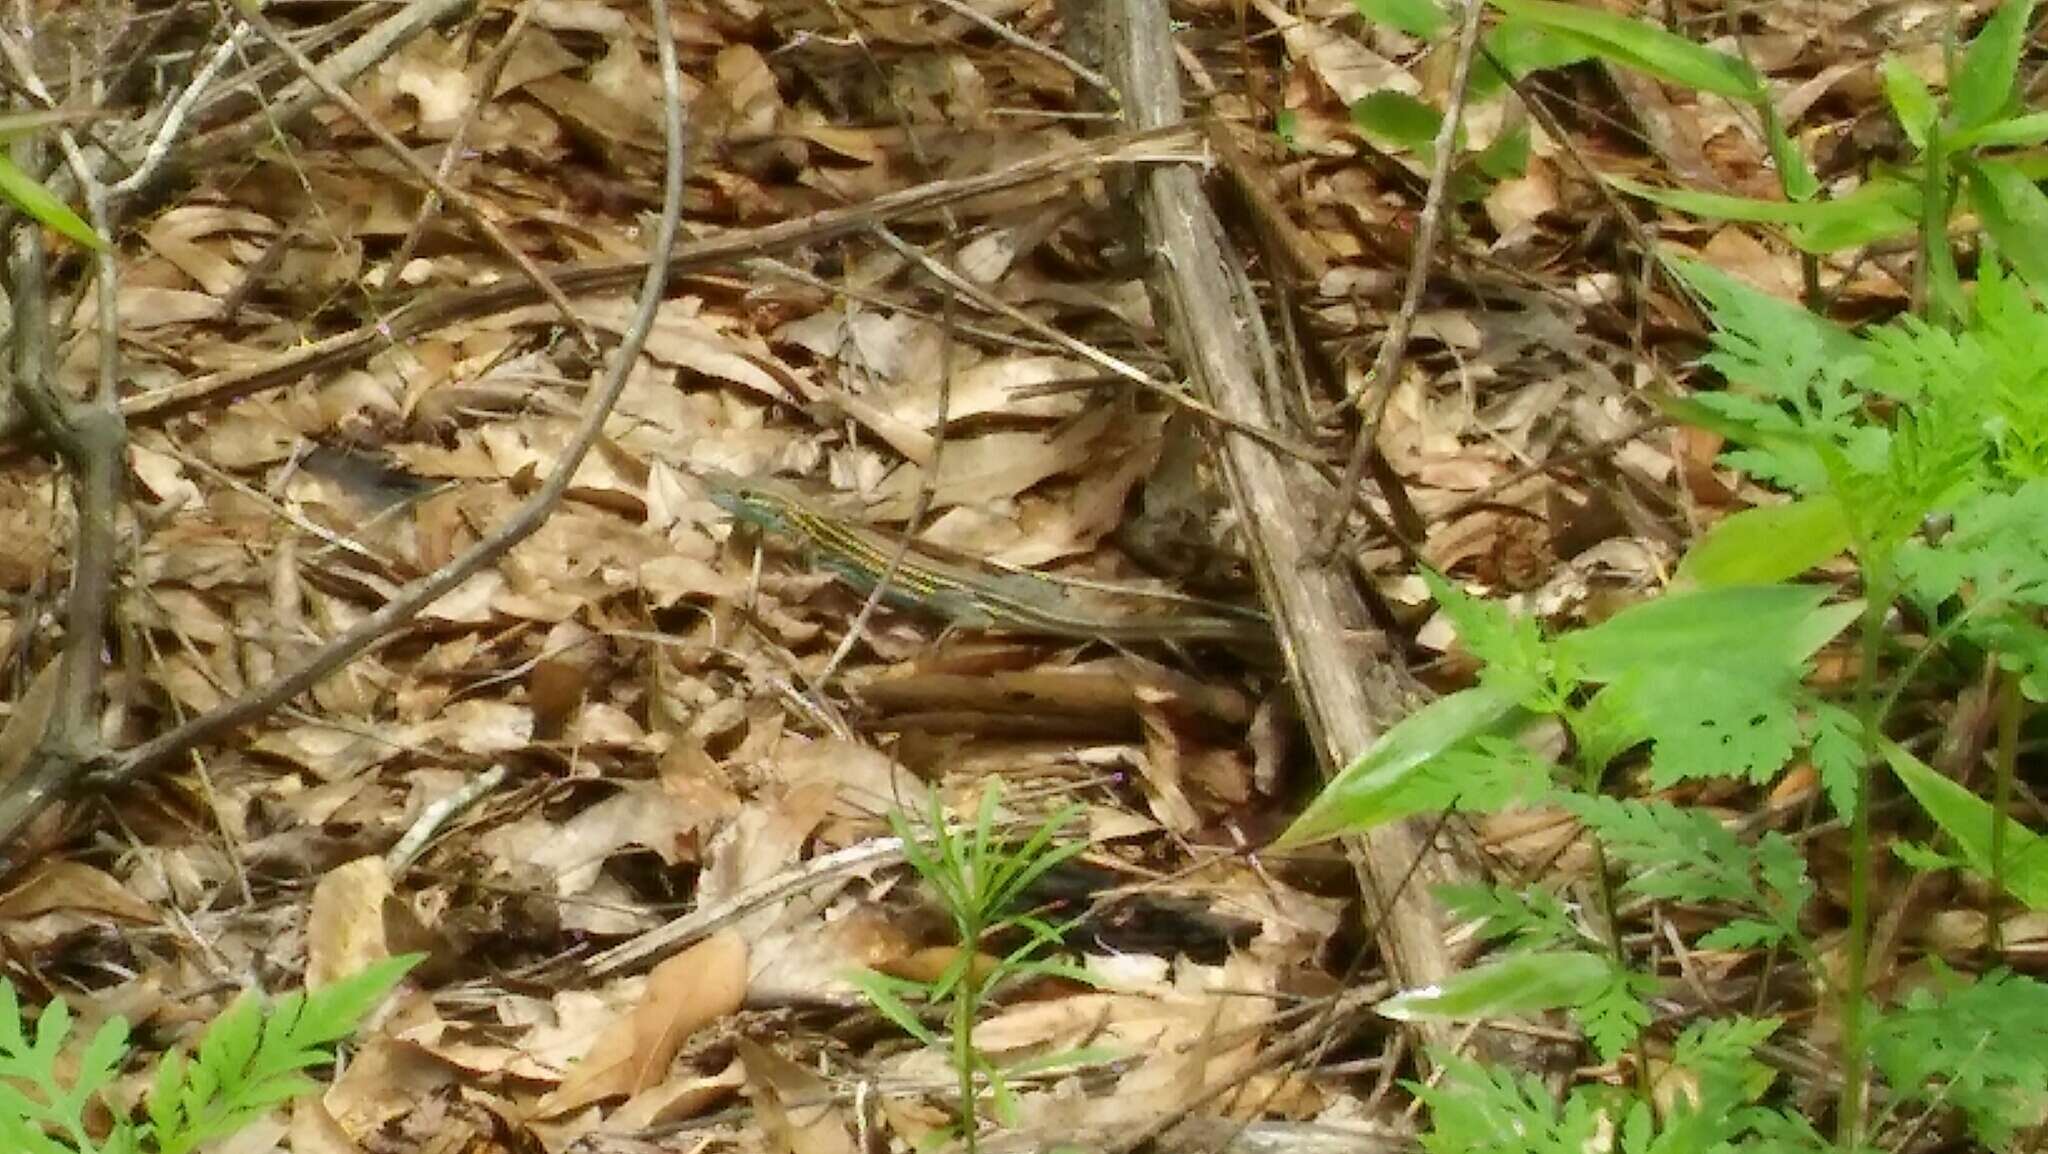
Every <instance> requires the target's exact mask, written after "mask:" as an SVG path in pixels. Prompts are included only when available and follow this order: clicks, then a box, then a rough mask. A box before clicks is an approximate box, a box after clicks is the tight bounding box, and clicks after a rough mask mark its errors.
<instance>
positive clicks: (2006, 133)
mask: <svg viewBox="0 0 2048 1154" xmlns="http://www.w3.org/2000/svg"><path fill="white" fill-rule="evenodd" d="M2043 141H2048V112H2029V113H2027V114H2025V115H2024V116H2015V117H2012V118H2010V119H2007V120H1994V121H1992V122H1991V123H1989V124H1986V125H1984V126H1983V127H1981V128H1973V129H1971V130H1969V131H1968V132H1958V133H1955V134H1953V135H1951V136H1949V137H1947V138H1946V139H1945V140H1944V141H1943V145H1942V146H1943V147H1944V148H1947V149H1948V150H1950V151H1952V152H1964V151H1967V150H1969V149H1972V148H2030V147H2032V146H2034V145H2037V144H2040V143H2042V142H2043Z"/></svg>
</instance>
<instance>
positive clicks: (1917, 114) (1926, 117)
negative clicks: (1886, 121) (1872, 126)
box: [1877, 56, 1941, 152]
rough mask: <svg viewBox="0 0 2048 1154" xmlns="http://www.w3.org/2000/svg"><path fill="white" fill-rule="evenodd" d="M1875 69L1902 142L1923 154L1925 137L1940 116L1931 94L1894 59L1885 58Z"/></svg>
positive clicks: (1902, 63) (1910, 72) (1893, 57)
mask: <svg viewBox="0 0 2048 1154" xmlns="http://www.w3.org/2000/svg"><path fill="white" fill-rule="evenodd" d="M1877 69H1878V74H1879V75H1880V76H1882V77H1884V95H1885V99H1887V100H1889V101H1890V102H1891V106H1892V115H1893V116H1896V117H1898V120H1899V127H1900V128H1902V129H1904V130H1905V132H1906V139H1907V140H1910V141H1912V142H1913V147H1914V148H1917V149H1920V150H1921V151H1923V152H1924V151H1926V149H1927V137H1928V134H1929V133H1930V131H1931V130H1932V129H1933V127H1934V122H1935V121H1936V120H1937V119H1939V118H1940V116H1941V106H1940V105H1939V104H1936V103H1935V102H1934V93H1932V92H1929V91H1928V90H1927V82H1926V81H1924V80H1922V79H1920V74H1919V73H1917V72H1915V71H1913V70H1912V68H1911V67H1909V66H1908V65H1907V64H1906V62H1905V61H1904V60H1901V59H1900V58H1898V57H1896V56H1887V57H1885V58H1884V60H1883V61H1882V62H1881V63H1879V64H1878V66H1877Z"/></svg>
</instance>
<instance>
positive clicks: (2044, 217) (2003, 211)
mask: <svg viewBox="0 0 2048 1154" xmlns="http://www.w3.org/2000/svg"><path fill="white" fill-rule="evenodd" d="M1956 163H1957V166H1958V167H1959V168H1960V169H1961V170H1962V172H1963V173H1964V175H1965V176H1966V177H1967V180H1968V188H1969V190H1970V192H1969V195H1970V204H1971V206H1972V207H1974V208H1975V209H1976V210H1977V218H1978V219H1979V220H1981V221H1983V223H1984V231H1985V232H1987V233H1989V234H1991V239H1992V240H1993V241H1995V242H1997V244H1998V252H1999V255H2001V256H2003V257H2004V258H2005V259H2006V260H2007V261H2008V262H2009V263H2011V265H2012V266H2013V268H2015V269H2017V270H2018V271H2019V273H2020V275H2021V276H2023V277H2025V278H2026V279H2027V280H2029V281H2031V282H2033V283H2034V284H2037V285H2048V195H2044V194H2043V193H2042V192H2041V188H2040V186H2039V185H2037V184H2035V183H2034V182H2033V180H2032V179H2031V178H2029V177H2028V176H2027V175H2026V174H2025V173H2023V172H2021V171H2020V170H2019V169H2017V168H2014V167H2013V166H2012V165H2010V164H2007V163H2005V162H2004V161H1999V160H1978V161H1965V160H1962V159H1960V158H1958V159H1957V161H1956Z"/></svg>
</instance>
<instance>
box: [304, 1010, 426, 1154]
mask: <svg viewBox="0 0 2048 1154" xmlns="http://www.w3.org/2000/svg"><path fill="white" fill-rule="evenodd" d="M459 1074H460V1071H459V1070H457V1069H456V1068H455V1067H454V1066H451V1065H449V1064H448V1063H446V1062H443V1061H441V1060H440V1059H439V1058H436V1057H435V1056H433V1055H432V1054H429V1053H428V1052H427V1051H425V1050H422V1049H421V1048H419V1047H418V1046H415V1045H412V1044H410V1043H408V1042H401V1041H399V1040H397V1039H395V1038H393V1037H391V1036H390V1035H388V1034H382V1033H380V1034H376V1035H374V1036H372V1037H371V1038H370V1040H369V1043H368V1044H367V1045H364V1046H362V1047H361V1048H360V1049H358V1050H357V1051H356V1054H355V1058H354V1060H353V1061H351V1062H350V1063H349V1064H348V1069H347V1070H345V1071H343V1073H342V1075H341V1078H340V1080H339V1081H337V1082H335V1084H334V1085H333V1086H332V1087H330V1088H329V1089H328V1091H327V1093H326V1094H325V1095H323V1096H322V1097H321V1099H320V1104H321V1105H322V1106H323V1107H325V1108H326V1110H327V1114H328V1117H330V1118H331V1119H332V1120H333V1121H334V1124H335V1125H336V1126H337V1127H339V1128H340V1131H341V1133H342V1134H345V1135H347V1136H348V1137H349V1138H351V1139H353V1140H355V1141H357V1142H361V1141H363V1140H365V1139H366V1138H368V1137H369V1136H370V1135H372V1134H374V1133H375V1132H376V1131H377V1130H379V1129H381V1128H382V1127H383V1126H384V1124H385V1123H387V1122H390V1121H392V1120H393V1119H396V1118H401V1117H404V1116H406V1115H407V1114H410V1113H411V1112H413V1111H414V1110H418V1109H420V1108H421V1105H422V1104H423V1103H425V1102H428V1101H430V1100H432V1099H433V1098H434V1096H435V1095H436V1094H438V1093H439V1092H440V1091H441V1090H443V1089H444V1088H446V1087H448V1086H451V1085H453V1084H454V1083H455V1082H456V1079H457V1077H458V1075H459Z"/></svg>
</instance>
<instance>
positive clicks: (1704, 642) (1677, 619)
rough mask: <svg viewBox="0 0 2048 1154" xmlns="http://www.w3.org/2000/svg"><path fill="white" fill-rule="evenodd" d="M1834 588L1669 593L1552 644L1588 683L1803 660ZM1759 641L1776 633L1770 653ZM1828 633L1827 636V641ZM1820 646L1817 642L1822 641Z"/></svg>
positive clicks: (1766, 587) (1745, 588)
mask: <svg viewBox="0 0 2048 1154" xmlns="http://www.w3.org/2000/svg"><path fill="white" fill-rule="evenodd" d="M1827 595H1828V590H1827V589H1826V588H1824V587H1822V586H1816V585H1749V586H1738V587H1729V588H1715V589H1698V590H1691V591H1686V592H1676V593H1666V594H1664V595H1663V596H1661V597H1656V598H1653V599H1651V600H1648V601H1643V602H1640V603H1638V604H1635V605H1631V606H1629V607H1628V608H1626V609H1624V610H1622V611H1621V612H1619V613H1616V614H1615V615H1614V616H1612V617H1610V618H1608V619H1607V620H1605V621H1603V622H1601V623H1600V624H1598V625H1595V626H1592V627H1590V628H1587V629H1579V630H1574V631H1573V632H1571V633H1567V634H1565V635H1564V636H1563V637H1560V638H1558V639H1557V640H1556V642H1554V643H1553V644H1554V645H1555V646H1556V649H1557V652H1558V655H1559V656H1560V657H1561V658H1562V659H1564V660H1565V661H1566V662H1567V663H1569V665H1570V666H1571V667H1572V668H1573V669H1575V670H1577V671H1579V672H1580V673H1581V674H1582V675H1583V676H1584V677H1585V678H1586V679H1587V680H1589V681H1616V680H1620V679H1622V678H1626V677H1629V676H1632V675H1634V674H1637V673H1639V672H1642V671H1644V670H1646V669H1648V670H1658V669H1668V668H1672V667H1677V666H1685V665H1698V664H1701V663H1703V662H1706V663H1712V664H1716V665H1719V664H1722V663H1723V662H1726V661H1730V660H1739V661H1740V662H1741V663H1742V664H1752V663H1754V662H1757V661H1765V662H1769V663H1771V664H1780V663H1785V662H1797V661H1801V660H1804V659H1805V657H1807V656H1808V655H1809V654H1810V653H1811V650H1810V649H1808V648H1807V646H1808V645H1810V644H1812V641H1811V637H1810V630H1809V629H1808V628H1806V626H1807V619H1808V618H1809V617H1811V616H1813V614H1814V612H1815V611H1816V610H1818V609H1819V608H1820V604H1821V602H1822V601H1823V600H1825V599H1826V598H1827ZM1760 639H1776V640H1777V641H1778V643H1779V646H1780V647H1779V648H1775V649H1772V650H1770V651H1766V650H1765V649H1764V648H1763V647H1762V646H1761V645H1759V640H1760ZM1824 641H1825V639H1823V642H1824ZM1816 647H1817V646H1816Z"/></svg>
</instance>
